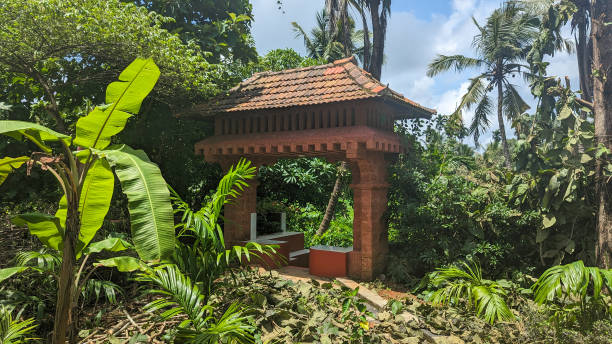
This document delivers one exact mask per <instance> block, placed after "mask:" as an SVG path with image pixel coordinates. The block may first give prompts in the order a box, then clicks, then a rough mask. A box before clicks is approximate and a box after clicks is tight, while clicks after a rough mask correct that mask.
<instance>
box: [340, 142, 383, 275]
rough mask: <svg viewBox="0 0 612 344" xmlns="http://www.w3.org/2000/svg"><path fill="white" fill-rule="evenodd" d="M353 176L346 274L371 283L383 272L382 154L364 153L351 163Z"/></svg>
mask: <svg viewBox="0 0 612 344" xmlns="http://www.w3.org/2000/svg"><path fill="white" fill-rule="evenodd" d="M351 170H352V174H353V184H351V188H352V189H353V202H354V214H355V216H354V219H353V252H351V253H350V255H349V275H350V276H351V277H353V278H357V279H361V280H372V279H374V278H376V276H378V275H379V274H381V273H383V272H384V269H385V262H386V256H387V251H388V232H387V227H386V225H385V223H384V221H383V214H384V213H385V211H386V210H387V190H388V188H389V185H388V184H387V182H386V175H387V163H386V162H385V159H384V154H383V153H382V152H367V153H365V154H363V155H362V156H360V157H359V158H358V159H355V160H353V163H352V164H351Z"/></svg>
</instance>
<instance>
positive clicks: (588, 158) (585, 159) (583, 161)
mask: <svg viewBox="0 0 612 344" xmlns="http://www.w3.org/2000/svg"><path fill="white" fill-rule="evenodd" d="M591 160H593V157H592V156H590V155H588V154H584V153H583V154H582V155H581V156H580V163H581V164H586V163H587V162H589V161H591Z"/></svg>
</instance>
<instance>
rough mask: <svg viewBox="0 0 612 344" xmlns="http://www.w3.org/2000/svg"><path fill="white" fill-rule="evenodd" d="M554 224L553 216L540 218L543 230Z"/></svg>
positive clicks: (554, 218) (548, 215)
mask: <svg viewBox="0 0 612 344" xmlns="http://www.w3.org/2000/svg"><path fill="white" fill-rule="evenodd" d="M555 223H557V218H556V217H555V215H553V214H545V215H544V217H542V225H544V228H550V227H552V226H553V225H554V224H555Z"/></svg>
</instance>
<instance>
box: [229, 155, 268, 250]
mask: <svg viewBox="0 0 612 344" xmlns="http://www.w3.org/2000/svg"><path fill="white" fill-rule="evenodd" d="M231 165H232V164H231V163H229V164H225V163H222V164H221V166H222V167H223V170H224V171H227V170H228V169H229V166H231ZM247 183H248V184H249V186H248V187H246V188H244V190H243V191H242V193H241V194H240V196H238V198H234V199H232V200H231V203H230V204H226V205H225V208H224V211H223V217H224V223H223V236H224V239H225V245H226V246H227V247H229V246H232V245H237V244H239V243H240V242H241V241H248V240H250V238H251V213H255V212H256V211H257V210H256V208H257V186H258V185H259V182H258V181H257V178H253V179H251V180H248V181H247Z"/></svg>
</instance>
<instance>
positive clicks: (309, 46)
mask: <svg viewBox="0 0 612 344" xmlns="http://www.w3.org/2000/svg"><path fill="white" fill-rule="evenodd" d="M291 26H292V27H293V32H294V33H295V38H300V37H301V38H302V39H303V40H304V46H306V50H308V56H309V57H312V58H319V57H320V56H319V55H318V54H317V53H316V47H315V45H314V44H313V43H312V41H311V40H310V37H308V34H307V33H306V31H304V29H303V28H302V27H301V26H300V24H298V23H297V22H291Z"/></svg>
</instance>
